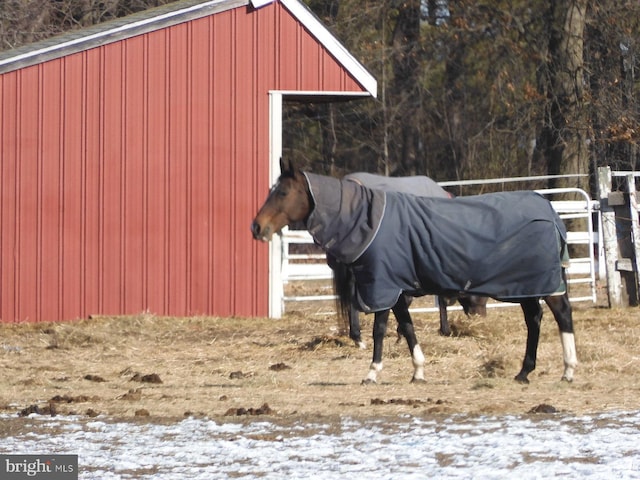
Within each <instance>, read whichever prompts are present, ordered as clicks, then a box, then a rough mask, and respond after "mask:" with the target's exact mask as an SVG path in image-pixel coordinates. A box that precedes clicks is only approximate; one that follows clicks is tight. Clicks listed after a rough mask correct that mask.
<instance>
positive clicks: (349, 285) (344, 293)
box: [331, 261, 355, 325]
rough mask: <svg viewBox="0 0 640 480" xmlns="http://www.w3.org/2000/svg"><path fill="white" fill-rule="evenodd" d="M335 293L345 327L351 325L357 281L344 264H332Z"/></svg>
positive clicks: (337, 309) (339, 314) (339, 315)
mask: <svg viewBox="0 0 640 480" xmlns="http://www.w3.org/2000/svg"><path fill="white" fill-rule="evenodd" d="M331 268H332V269H333V291H334V292H335V294H336V311H337V312H338V318H339V319H340V320H341V322H342V324H343V325H349V312H350V310H351V304H352V302H353V301H354V294H355V281H354V277H353V272H352V271H351V269H350V268H349V267H348V266H347V265H345V264H344V263H342V262H338V261H335V262H332V265H331Z"/></svg>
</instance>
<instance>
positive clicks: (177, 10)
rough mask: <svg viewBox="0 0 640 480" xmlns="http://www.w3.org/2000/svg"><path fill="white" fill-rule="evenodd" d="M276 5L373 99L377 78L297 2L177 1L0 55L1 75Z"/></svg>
mask: <svg viewBox="0 0 640 480" xmlns="http://www.w3.org/2000/svg"><path fill="white" fill-rule="evenodd" d="M275 1H279V2H280V3H281V4H282V5H284V7H285V8H287V10H288V11H289V12H290V13H291V14H292V15H293V16H294V17H295V18H296V19H297V20H298V21H299V22H300V23H301V24H302V25H303V26H304V27H305V28H306V29H307V30H308V31H309V32H310V33H311V34H312V35H313V36H314V37H315V38H316V39H317V40H318V41H319V42H320V43H321V44H322V45H323V46H324V47H325V48H326V49H327V50H328V51H329V52H330V53H331V55H333V56H334V57H335V59H336V60H337V61H338V62H339V63H340V64H341V65H342V66H343V67H344V68H345V70H347V71H348V72H349V74H351V75H352V76H353V78H355V79H356V80H357V81H358V83H360V84H361V85H362V87H363V88H364V89H365V90H366V91H367V92H368V93H369V94H370V95H371V96H373V97H376V95H377V82H376V79H375V78H374V77H373V76H372V75H371V74H370V73H369V72H368V71H367V70H366V68H365V67H364V66H363V65H362V64H361V63H360V62H358V61H357V60H356V59H355V58H354V57H353V55H351V54H350V53H349V51H348V50H347V49H346V48H345V47H344V46H343V45H342V44H341V43H340V42H339V41H338V39H336V38H335V37H334V36H333V34H331V32H329V30H327V28H326V27H325V26H324V25H323V24H322V23H321V22H320V20H319V19H318V18H317V17H316V16H315V14H314V13H313V12H311V10H309V9H308V8H307V6H306V5H304V4H303V3H302V2H301V1H299V0H209V1H203V0H181V1H176V2H173V3H169V4H166V5H163V6H160V7H157V8H152V9H149V10H145V11H143V12H139V13H136V14H133V15H129V16H126V17H122V18H118V19H115V20H112V21H109V22H104V23H101V24H98V25H94V26H91V27H88V28H85V29H82V30H75V31H71V32H68V33H65V34H63V35H58V36H55V37H52V38H49V39H46V40H43V41H40V42H36V43H32V44H28V45H24V46H22V47H19V48H16V49H14V50H8V51H4V52H0V74H2V73H6V72H10V71H13V70H18V69H20V68H24V67H28V66H31V65H36V64H38V63H42V62H45V61H48V60H52V59H55V58H60V57H63V56H66V55H70V54H73V53H77V52H81V51H84V50H88V49H90V48H95V47H98V46H101V45H105V44H108V43H111V42H116V41H120V40H124V39H127V38H130V37H133V36H136V35H141V34H144V33H147V32H151V31H154V30H159V29H161V28H165V27H169V26H172V25H176V24H179V23H183V22H187V21H189V20H194V19H197V18H201V17H205V16H208V15H212V14H215V13H219V12H223V11H226V10H230V9H233V8H238V7H242V6H247V7H249V8H254V9H259V8H260V7H263V6H265V5H268V4H270V3H273V2H275Z"/></svg>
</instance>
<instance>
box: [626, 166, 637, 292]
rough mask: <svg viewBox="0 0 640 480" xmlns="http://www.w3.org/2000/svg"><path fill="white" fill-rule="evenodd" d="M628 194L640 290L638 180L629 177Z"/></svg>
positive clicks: (631, 176)
mask: <svg viewBox="0 0 640 480" xmlns="http://www.w3.org/2000/svg"><path fill="white" fill-rule="evenodd" d="M627 192H629V213H630V214H631V234H632V235H633V253H634V255H633V256H634V260H635V262H634V266H635V271H634V274H635V283H636V289H638V287H639V285H638V280H639V279H640V225H638V202H637V198H636V178H635V176H634V175H633V174H630V175H627ZM638 291H640V289H638ZM639 296H640V295H639Z"/></svg>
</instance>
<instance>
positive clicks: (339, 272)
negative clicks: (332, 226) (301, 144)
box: [327, 172, 487, 348]
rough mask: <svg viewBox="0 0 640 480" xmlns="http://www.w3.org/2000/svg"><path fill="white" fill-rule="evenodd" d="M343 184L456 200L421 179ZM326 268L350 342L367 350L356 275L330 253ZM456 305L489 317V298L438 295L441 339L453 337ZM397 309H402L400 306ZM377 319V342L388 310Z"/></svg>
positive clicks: (356, 176) (362, 175)
mask: <svg viewBox="0 0 640 480" xmlns="http://www.w3.org/2000/svg"><path fill="white" fill-rule="evenodd" d="M344 180H348V181H351V182H356V183H358V184H359V185H362V186H365V187H367V188H374V189H377V190H384V191H388V192H400V193H407V194H411V195H418V196H421V197H440V198H452V197H453V195H452V194H451V193H449V192H447V191H446V190H445V189H444V188H442V187H441V186H440V185H438V183H437V182H435V181H434V180H433V179H431V178H429V177H426V176H422V175H416V176H411V177H386V176H383V175H375V174H372V173H367V172H355V173H350V174H348V175H345V176H344ZM327 264H328V265H329V266H330V267H331V269H332V271H333V286H334V291H335V292H336V294H337V297H338V299H337V302H336V304H337V309H336V310H337V311H338V316H339V317H340V318H342V319H343V320H344V319H347V321H348V324H349V338H351V339H352V340H353V341H354V342H355V344H356V345H357V346H358V347H360V348H365V343H364V342H363V340H362V333H361V331H360V319H359V315H358V305H357V300H356V297H355V281H354V278H353V272H352V271H351V269H350V268H349V267H348V266H347V265H345V264H344V263H341V262H340V261H339V260H338V259H336V258H335V257H334V256H333V255H331V254H330V253H327ZM412 300H413V298H412V297H410V296H408V295H407V296H406V298H405V301H406V304H407V306H409V305H411V302H412ZM456 301H458V302H459V303H460V305H461V306H462V309H463V311H464V313H465V314H466V315H467V316H475V315H479V316H483V317H484V316H486V314H487V309H486V305H487V298H486V297H480V296H477V295H464V294H461V295H455V296H452V297H446V296H444V295H439V296H438V297H437V304H438V312H439V315H440V328H439V330H438V331H439V333H440V335H443V336H450V335H451V328H450V326H449V318H448V314H447V307H448V306H451V305H453V304H454V303H455V302H456ZM396 308H400V306H398V307H396ZM402 314H404V315H408V312H406V313H405V312H403V313H402ZM375 317H376V320H374V332H373V336H374V338H379V337H380V335H379V333H378V332H376V331H375V329H376V327H377V328H383V326H385V327H384V328H385V329H386V324H387V321H388V317H389V310H382V311H379V312H375Z"/></svg>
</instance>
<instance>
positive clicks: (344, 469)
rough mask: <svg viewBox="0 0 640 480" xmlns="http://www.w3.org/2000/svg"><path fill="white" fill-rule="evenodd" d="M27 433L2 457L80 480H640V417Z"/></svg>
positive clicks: (196, 424)
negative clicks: (70, 467)
mask: <svg viewBox="0 0 640 480" xmlns="http://www.w3.org/2000/svg"><path fill="white" fill-rule="evenodd" d="M3 421H9V419H8V417H7V416H4V417H0V422H3ZM11 421H14V420H11ZM25 421H28V422H30V425H29V428H27V429H21V430H20V431H21V433H19V434H16V435H15V436H10V437H5V438H0V453H3V454H51V453H58V454H78V455H79V458H78V464H79V470H80V477H79V478H81V479H100V480H107V479H129V478H135V479H142V478H145V479H146V478H148V479H154V480H155V479H166V480H183V479H203V480H212V479H227V478H261V479H283V478H286V479H287V480H291V479H308V480H310V479H334V478H336V479H337V478H339V479H358V480H364V479H424V478H447V479H449V478H454V479H455V478H460V479H470V478H473V479H492V480H493V479H498V478H510V479H511V478H516V479H518V480H524V479H537V478H540V479H546V478H551V477H563V478H568V479H574V478H576V479H577V478H580V479H584V478H594V479H596V478H597V479H600V478H602V479H610V478H616V479H621V478H638V479H640V412H618V413H607V414H601V415H594V416H579V417H575V416H569V415H561V414H556V415H544V416H537V415H527V416H522V417H515V416H506V417H493V416H486V417H464V416H453V417H449V418H446V419H445V418H420V417H398V418H397V419H392V420H390V419H385V420H371V421H356V420H353V419H348V418H345V419H343V420H341V421H339V422H338V423H337V424H336V423H333V424H332V423H323V421H322V420H320V421H318V423H313V424H306V423H304V424H303V423H291V424H285V422H280V421H278V420H273V421H271V420H268V419H267V420H264V421H262V420H260V419H258V420H257V421H254V422H251V423H246V424H243V423H236V422H233V421H231V422H226V423H219V422H215V421H212V420H202V419H193V418H189V419H185V420H183V421H180V422H176V423H171V424H153V423H124V422H122V423H114V422H110V421H108V420H107V419H100V418H98V419H93V420H85V419H79V418H74V417H55V418H47V417H32V418H30V419H27V420H25Z"/></svg>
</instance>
